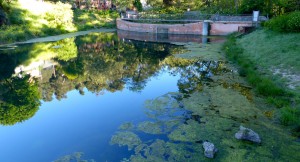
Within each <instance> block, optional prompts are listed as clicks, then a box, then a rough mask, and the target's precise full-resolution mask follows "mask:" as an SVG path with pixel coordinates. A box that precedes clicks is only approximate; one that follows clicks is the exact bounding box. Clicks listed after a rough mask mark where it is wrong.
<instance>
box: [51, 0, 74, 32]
mask: <svg viewBox="0 0 300 162" xmlns="http://www.w3.org/2000/svg"><path fill="white" fill-rule="evenodd" d="M71 7H72V6H71V5H69V4H64V3H61V2H57V3H56V5H55V6H54V8H53V9H52V10H50V11H48V12H46V14H45V19H46V20H47V21H48V22H49V27H50V28H59V29H61V30H66V31H74V29H75V27H74V25H73V11H72V10H71Z"/></svg>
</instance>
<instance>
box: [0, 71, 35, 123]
mask: <svg viewBox="0 0 300 162" xmlns="http://www.w3.org/2000/svg"><path fill="white" fill-rule="evenodd" d="M29 79H30V76H29V75H25V76H24V77H11V78H9V79H5V80H2V81H1V82H0V90H1V92H2V94H0V106H1V107H0V124H3V125H13V124H16V123H18V122H22V121H25V120H27V119H29V118H31V117H32V116H33V115H34V114H35V113H36V111H37V110H38V108H39V106H40V101H39V99H40V94H39V91H38V86H37V84H36V83H35V82H29V81H28V80H29Z"/></svg>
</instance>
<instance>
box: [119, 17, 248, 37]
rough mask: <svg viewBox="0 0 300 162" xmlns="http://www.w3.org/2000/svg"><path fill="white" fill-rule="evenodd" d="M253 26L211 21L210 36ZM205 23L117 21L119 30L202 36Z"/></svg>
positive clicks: (244, 23)
mask: <svg viewBox="0 0 300 162" xmlns="http://www.w3.org/2000/svg"><path fill="white" fill-rule="evenodd" d="M242 26H252V22H251V21H250V22H249V21H246V22H237V21H235V22H233V21H232V22H229V21H228V22H227V21H222V22H221V21H209V31H208V34H209V35H227V34H230V33H233V32H237V31H238V29H239V27H242ZM202 27H203V22H197V23H188V24H145V23H135V22H129V21H125V20H121V19H117V28H118V29H120V30H125V31H134V32H146V33H168V34H195V35H201V34H202Z"/></svg>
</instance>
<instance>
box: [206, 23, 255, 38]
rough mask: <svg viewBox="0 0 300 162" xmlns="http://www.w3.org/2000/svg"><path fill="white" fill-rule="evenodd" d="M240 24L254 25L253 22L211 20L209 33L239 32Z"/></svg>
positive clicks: (225, 33) (226, 33)
mask: <svg viewBox="0 0 300 162" xmlns="http://www.w3.org/2000/svg"><path fill="white" fill-rule="evenodd" d="M239 26H252V22H251V21H250V22H224V21H223V22H221V21H216V22H210V30H209V35H228V34H230V33H233V32H237V31H238V28H239Z"/></svg>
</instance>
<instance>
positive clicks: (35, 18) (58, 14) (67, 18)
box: [0, 0, 118, 44]
mask: <svg viewBox="0 0 300 162" xmlns="http://www.w3.org/2000/svg"><path fill="white" fill-rule="evenodd" d="M7 17H8V19H9V25H5V26H2V27H1V30H0V44H6V43H12V42H18V41H24V40H28V39H31V38H37V37H44V36H52V35H57V34H64V33H70V32H75V31H81V30H88V29H95V28H101V27H105V28H111V27H115V19H116V18H117V17H118V13H117V12H115V11H98V10H93V11H92V10H90V11H86V10H72V9H71V5H69V4H64V3H61V2H57V3H50V2H40V1H35V0H19V1H18V2H15V1H13V2H12V3H11V5H10V10H9V13H7Z"/></svg>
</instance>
